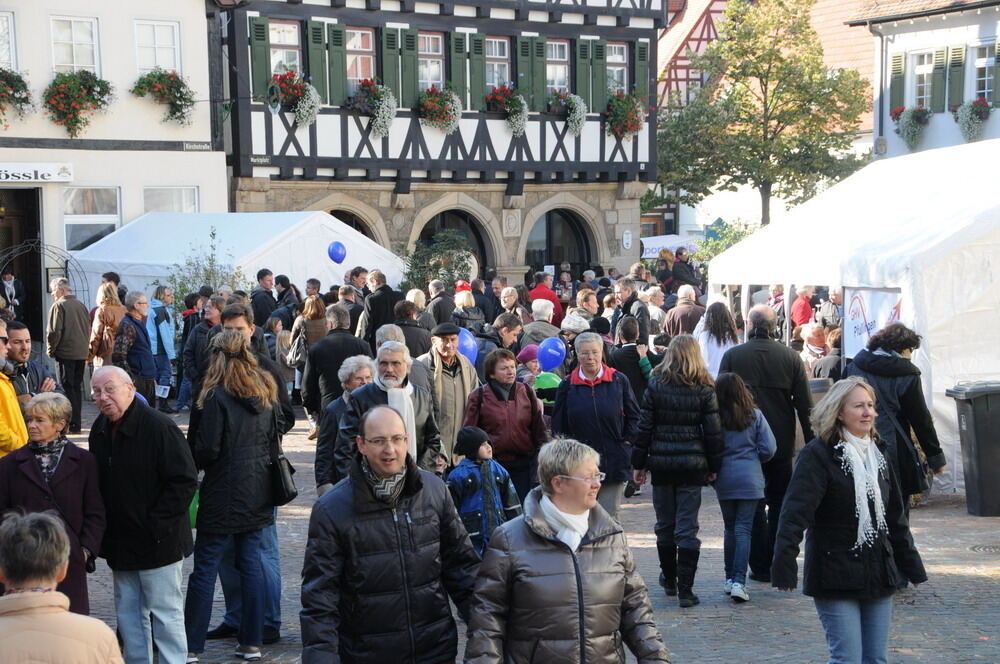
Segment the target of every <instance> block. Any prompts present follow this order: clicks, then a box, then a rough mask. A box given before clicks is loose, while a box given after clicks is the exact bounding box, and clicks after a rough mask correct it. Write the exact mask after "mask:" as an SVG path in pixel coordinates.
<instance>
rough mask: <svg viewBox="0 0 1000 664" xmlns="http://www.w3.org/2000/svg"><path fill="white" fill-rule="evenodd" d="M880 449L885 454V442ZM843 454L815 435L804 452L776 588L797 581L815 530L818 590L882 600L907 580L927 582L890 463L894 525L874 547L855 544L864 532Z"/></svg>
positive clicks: (889, 516)
mask: <svg viewBox="0 0 1000 664" xmlns="http://www.w3.org/2000/svg"><path fill="white" fill-rule="evenodd" d="M879 449H880V450H881V451H882V452H883V454H884V453H885V447H884V446H883V445H882V444H881V442H880V443H879ZM841 460H842V454H841V452H840V451H839V450H836V449H834V448H833V447H832V446H830V445H828V444H826V443H824V442H823V441H821V440H813V441H812V442H811V443H809V444H808V445H806V446H805V448H803V450H802V451H801V452H799V456H798V461H797V462H796V464H795V471H794V472H793V473H792V480H791V482H790V483H789V485H788V490H787V491H786V492H785V502H784V504H783V505H782V507H781V518H780V520H779V521H778V536H777V539H776V540H775V542H774V562H773V563H772V566H771V582H772V584H773V585H774V586H775V587H776V588H794V587H795V586H796V581H797V577H798V565H797V563H796V561H795V559H796V557H797V556H798V555H799V542H801V541H802V532H803V531H808V532H806V556H805V565H804V567H803V575H802V586H803V587H802V591H803V592H804V593H805V594H806V595H809V596H810V597H825V598H830V599H877V598H880V597H887V596H889V595H891V594H892V593H893V592H894V591H895V589H896V588H897V587H898V586H900V585H902V581H903V580H904V579H908V580H909V581H911V582H913V583H923V582H924V581H926V580H927V573H926V572H925V571H924V565H923V563H922V562H921V560H920V554H919V553H918V552H917V548H916V546H915V545H914V544H913V536H912V535H910V526H909V523H908V522H907V519H906V512H904V511H903V498H902V496H901V494H900V492H899V485H898V484H897V482H896V475H895V472H894V471H893V470H892V466H891V465H889V464H886V472H885V473H879V490H880V492H881V494H882V502H883V503H884V504H885V522H886V526H887V527H888V532H881V533H879V534H878V535H876V538H875V542H874V545H873V546H872V545H865V546H862V547H861V548H860V549H855V548H854V544H855V541H856V540H857V533H858V517H857V515H856V514H855V511H854V504H855V503H854V479H853V478H852V477H851V476H850V475H849V474H848V473H847V472H846V471H845V470H844V469H843V466H842V465H841Z"/></svg>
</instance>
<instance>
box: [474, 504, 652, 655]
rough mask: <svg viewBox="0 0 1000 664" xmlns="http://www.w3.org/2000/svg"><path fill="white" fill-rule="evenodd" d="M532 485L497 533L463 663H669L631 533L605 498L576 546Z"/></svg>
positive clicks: (481, 575) (480, 577)
mask: <svg viewBox="0 0 1000 664" xmlns="http://www.w3.org/2000/svg"><path fill="white" fill-rule="evenodd" d="M541 498H542V492H541V488H540V487H535V488H534V489H532V491H531V492H530V493H529V494H528V496H527V497H526V498H525V501H524V514H523V516H520V517H518V518H516V519H514V520H512V521H508V522H507V523H505V524H503V525H502V526H500V527H499V528H497V529H496V530H495V531H494V532H493V536H492V539H491V540H490V546H489V549H487V551H486V557H485V558H484V559H483V563H482V566H481V567H480V568H479V575H478V577H477V579H476V590H475V602H474V604H473V608H472V616H471V620H470V622H469V640H468V645H467V647H466V651H465V662H466V664H494V663H496V664H500V663H501V662H502V663H503V664H531V663H541V662H544V663H545V664H622V663H624V662H625V649H624V647H623V646H624V645H628V647H629V649H630V650H631V651H632V653H633V654H634V655H635V656H636V659H637V660H638V661H639V662H640V664H644V663H648V662H669V661H670V656H669V654H668V653H667V649H666V647H665V646H664V645H663V641H662V640H661V639H660V634H659V632H658V631H657V629H656V625H655V623H654V622H653V611H652V607H651V606H650V604H649V595H648V594H647V592H646V584H645V583H644V582H643V580H642V577H640V576H639V575H638V574H637V573H636V571H635V561H634V559H633V558H632V552H631V551H630V550H629V547H628V544H627V543H626V541H625V534H624V533H623V532H622V529H621V526H619V525H618V524H617V523H616V522H615V521H614V520H613V519H612V518H611V517H610V516H608V513H607V512H605V511H604V509H603V508H601V506H600V505H598V506H596V507H594V508H593V509H592V510H591V512H590V527H589V528H588V530H587V535H586V536H585V537H584V538H583V541H582V542H581V543H580V547H579V549H578V550H577V551H576V553H575V554H574V553H573V552H571V551H570V550H569V547H567V546H566V545H565V544H563V543H562V542H561V541H559V540H558V539H556V534H555V531H554V530H553V529H552V527H551V526H549V524H548V522H547V521H546V520H545V516H544V514H543V513H542V510H541V505H540V501H541Z"/></svg>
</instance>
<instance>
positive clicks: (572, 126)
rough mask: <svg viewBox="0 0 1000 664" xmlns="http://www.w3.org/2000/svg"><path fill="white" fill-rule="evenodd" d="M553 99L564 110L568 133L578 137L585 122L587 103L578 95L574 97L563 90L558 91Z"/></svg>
mask: <svg viewBox="0 0 1000 664" xmlns="http://www.w3.org/2000/svg"><path fill="white" fill-rule="evenodd" d="M553 97H554V98H555V99H556V100H557V101H558V102H559V104H560V105H562V107H563V108H564V109H565V114H566V122H567V123H568V124H569V133H571V134H573V135H574V136H579V135H580V134H581V133H582V132H583V125H584V123H585V122H586V121H587V112H588V111H589V109H588V108H587V102H585V101H584V100H583V97H581V96H580V95H575V94H572V93H569V92H566V91H565V90H558V91H556V93H555V94H554V95H553Z"/></svg>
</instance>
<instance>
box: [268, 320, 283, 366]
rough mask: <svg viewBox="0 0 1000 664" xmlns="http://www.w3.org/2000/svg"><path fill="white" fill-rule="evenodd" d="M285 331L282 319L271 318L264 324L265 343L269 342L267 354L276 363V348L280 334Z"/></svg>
mask: <svg viewBox="0 0 1000 664" xmlns="http://www.w3.org/2000/svg"><path fill="white" fill-rule="evenodd" d="M283 329H284V325H283V324H282V322H281V319H280V318H277V317H275V316H271V317H270V318H268V319H267V322H265V323H264V341H266V342H267V353H268V355H270V357H271V359H272V360H274V361H275V362H277V361H278V353H277V350H276V346H277V344H278V333H279V332H281V331H282V330H283Z"/></svg>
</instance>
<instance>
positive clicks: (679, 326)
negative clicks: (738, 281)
mask: <svg viewBox="0 0 1000 664" xmlns="http://www.w3.org/2000/svg"><path fill="white" fill-rule="evenodd" d="M697 296H698V294H697V291H695V289H694V287H693V286H689V285H687V284H685V285H683V286H681V287H680V288H679V289H678V290H677V304H676V305H675V306H674V308H673V309H671V310H670V311H668V312H667V315H666V318H664V319H663V331H664V332H666V333H667V334H669V335H670V336H671V337H676V336H677V335H679V334H691V333H693V332H694V328H695V327H697V326H698V321H700V320H701V317H702V316H704V315H705V307H703V306H701V305H699V304H698V303H697V302H695V298H696V297H697ZM641 338H642V337H640V339H641Z"/></svg>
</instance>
